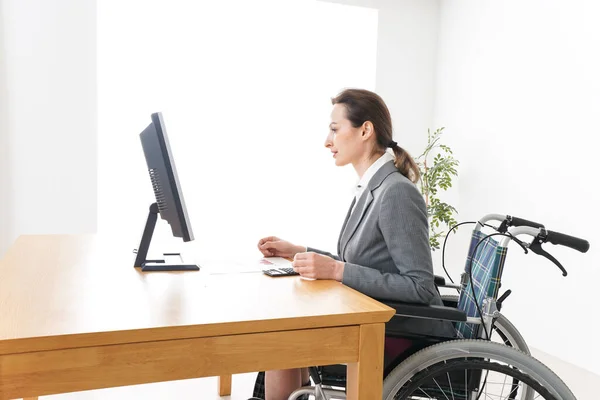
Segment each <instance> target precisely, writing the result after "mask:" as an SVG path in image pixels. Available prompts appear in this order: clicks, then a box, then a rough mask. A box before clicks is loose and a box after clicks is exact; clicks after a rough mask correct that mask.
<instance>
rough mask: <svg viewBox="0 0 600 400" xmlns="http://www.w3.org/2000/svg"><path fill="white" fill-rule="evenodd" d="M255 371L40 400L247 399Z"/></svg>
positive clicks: (587, 395) (585, 393) (571, 378)
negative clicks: (221, 388) (227, 388)
mask: <svg viewBox="0 0 600 400" xmlns="http://www.w3.org/2000/svg"><path fill="white" fill-rule="evenodd" d="M532 354H533V355H534V356H535V357H536V358H537V359H538V360H540V361H541V362H543V363H544V364H546V365H547V366H548V367H550V369H552V370H553V371H554V372H556V373H557V374H558V375H559V376H560V377H561V378H562V379H563V381H565V383H566V384H567V385H568V386H569V387H570V388H571V390H572V391H573V393H574V394H575V396H576V397H577V399H578V400H597V399H598V398H599V396H598V395H597V394H594V393H593V391H592V388H593V387H594V386H596V387H597V385H598V384H599V383H600V376H598V375H596V374H593V373H591V372H589V371H587V370H584V369H582V368H578V367H576V366H574V365H572V364H569V363H566V362H564V361H561V360H559V359H557V358H555V357H553V356H551V355H549V354H546V353H544V352H541V351H538V350H535V349H532ZM255 377H256V374H254V373H252V374H240V375H234V377H233V387H232V395H231V396H230V397H229V396H228V397H223V398H221V397H219V396H218V395H217V378H202V379H189V380H185V381H175V382H165V383H154V384H148V385H137V386H127V387H121V388H113V389H102V390H91V391H87V392H78V393H70V394H61V395H54V396H43V397H40V399H41V400H42V399H43V400H100V399H102V400H120V399H123V400H125V399H127V400H130V399H144V400H164V399H179V400H184V399H190V400H191V399H193V400H205V399H206V400H212V399H215V400H216V399H223V400H227V399H229V400H247V399H248V397H250V396H251V395H252V388H253V386H254V379H255Z"/></svg>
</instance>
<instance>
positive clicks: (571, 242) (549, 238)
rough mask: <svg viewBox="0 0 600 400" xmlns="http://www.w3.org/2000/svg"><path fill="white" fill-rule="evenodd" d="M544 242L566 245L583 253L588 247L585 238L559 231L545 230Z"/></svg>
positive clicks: (588, 244)
mask: <svg viewBox="0 0 600 400" xmlns="http://www.w3.org/2000/svg"><path fill="white" fill-rule="evenodd" d="M546 242H550V243H552V244H560V245H562V246H567V247H570V248H572V249H574V250H577V251H580V252H582V253H585V252H587V251H588V250H589V249H590V243H589V242H588V241H587V240H584V239H579V238H576V237H574V236H569V235H565V234H564V233H560V232H553V231H547V234H546Z"/></svg>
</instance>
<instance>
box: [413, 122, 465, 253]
mask: <svg viewBox="0 0 600 400" xmlns="http://www.w3.org/2000/svg"><path fill="white" fill-rule="evenodd" d="M443 131H444V128H443V127H442V128H439V129H437V130H436V131H435V132H433V134H432V133H431V131H430V130H429V129H428V130H427V146H426V147H425V150H424V151H423V154H421V155H420V156H419V157H417V158H416V160H415V161H416V162H417V165H418V166H419V171H420V172H421V180H420V182H419V184H420V189H421V193H422V194H423V196H424V197H425V204H426V205H427V216H428V219H429V228H430V234H429V243H430V245H431V249H432V250H437V249H439V248H440V238H441V237H442V236H444V235H445V234H446V232H447V231H448V229H450V228H451V227H452V226H454V225H456V220H455V219H454V216H455V215H456V214H458V211H456V208H454V207H453V206H451V205H450V204H448V203H446V202H443V201H441V200H440V198H439V197H438V196H439V192H440V191H446V190H448V189H449V188H451V187H452V180H453V178H454V177H456V176H458V173H457V171H456V168H457V166H458V160H456V159H455V158H454V156H453V153H452V150H451V149H450V147H448V146H446V145H444V144H441V143H440V139H441V136H442V133H443ZM431 157H433V159H431ZM440 225H441V227H440Z"/></svg>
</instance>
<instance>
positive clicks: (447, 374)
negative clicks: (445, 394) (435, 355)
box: [446, 372, 456, 400]
mask: <svg viewBox="0 0 600 400" xmlns="http://www.w3.org/2000/svg"><path fill="white" fill-rule="evenodd" d="M446 376H447V377H448V383H449V384H450V394H451V395H452V400H456V399H455V398H454V390H452V380H451V379H450V374H449V373H447V372H446Z"/></svg>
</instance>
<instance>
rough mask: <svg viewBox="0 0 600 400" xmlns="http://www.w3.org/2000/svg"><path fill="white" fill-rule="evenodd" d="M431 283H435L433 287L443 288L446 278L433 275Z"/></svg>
mask: <svg viewBox="0 0 600 400" xmlns="http://www.w3.org/2000/svg"><path fill="white" fill-rule="evenodd" d="M433 283H435V286H444V285H445V284H446V278H444V277H443V276H439V275H434V276H433Z"/></svg>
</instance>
